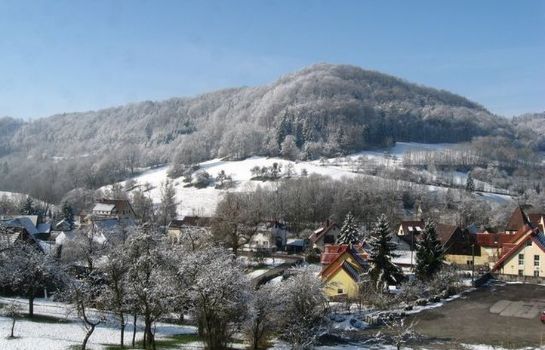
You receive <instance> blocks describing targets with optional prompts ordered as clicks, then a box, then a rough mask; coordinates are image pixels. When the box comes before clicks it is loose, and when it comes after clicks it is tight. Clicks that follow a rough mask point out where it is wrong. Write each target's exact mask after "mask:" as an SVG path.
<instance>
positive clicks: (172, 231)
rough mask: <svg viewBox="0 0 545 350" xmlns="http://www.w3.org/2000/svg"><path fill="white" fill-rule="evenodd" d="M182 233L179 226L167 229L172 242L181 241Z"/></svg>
mask: <svg viewBox="0 0 545 350" xmlns="http://www.w3.org/2000/svg"><path fill="white" fill-rule="evenodd" d="M181 235H182V230H180V229H179V228H169V229H168V231H167V236H168V239H169V241H170V242H172V243H179V242H180V237H181Z"/></svg>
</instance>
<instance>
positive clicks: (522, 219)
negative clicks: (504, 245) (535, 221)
mask: <svg viewBox="0 0 545 350" xmlns="http://www.w3.org/2000/svg"><path fill="white" fill-rule="evenodd" d="M529 223H530V220H529V219H528V216H527V215H526V213H525V212H524V210H522V207H520V206H518V207H517V208H516V209H515V211H513V214H511V218H510V219H509V222H508V223H507V226H506V227H505V231H518V230H519V229H520V228H521V227H523V226H524V225H527V224H529Z"/></svg>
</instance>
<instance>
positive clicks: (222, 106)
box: [0, 64, 513, 160]
mask: <svg viewBox="0 0 545 350" xmlns="http://www.w3.org/2000/svg"><path fill="white" fill-rule="evenodd" d="M0 126H1V127H0V156H1V155H7V154H10V153H17V152H25V154H27V155H31V156H38V157H41V158H44V157H46V158H47V157H52V156H64V157H70V156H78V155H81V154H90V155H92V154H100V153H103V152H105V151H111V150H114V149H118V148H126V147H134V146H145V147H146V149H147V150H148V152H150V153H151V154H150V156H153V157H157V156H159V157H161V158H165V156H164V155H165V154H173V153H175V150H177V149H179V148H180V147H182V148H183V144H184V143H185V144H187V145H191V148H196V147H198V148H199V152H198V154H196V155H195V156H196V158H198V159H199V160H203V159H210V158H211V157H216V156H230V157H232V158H244V157H247V156H249V155H253V154H261V155H276V154H279V153H280V154H281V153H282V151H283V153H284V154H285V156H287V157H294V156H295V155H296V156H298V157H303V158H316V157H318V156H321V155H335V154H343V153H347V152H351V151H354V150H360V149H363V148H369V147H375V146H384V145H387V144H390V143H392V142H393V141H417V142H460V141H467V140H470V139H471V138H472V137H474V136H482V135H505V136H510V135H513V128H512V126H511V125H510V123H509V122H508V121H507V120H505V119H503V118H499V117H496V116H494V115H492V114H491V113H490V112H488V111H487V110H486V109H485V108H484V107H482V106H480V105H479V104H477V103H474V102H471V101H469V100H467V99H465V98H463V97H461V96H458V95H455V94H452V93H450V92H447V91H443V90H436V89H433V88H428V87H424V86H420V85H416V84H412V83H409V82H407V81H404V80H401V79H398V78H395V77H392V76H389V75H386V74H382V73H378V72H374V71H368V70H363V69H361V68H358V67H354V66H348V65H332V64H318V65H314V66H311V67H309V68H306V69H303V70H301V71H298V72H296V73H293V74H289V75H287V76H285V77H282V78H280V79H279V80H278V81H276V82H275V83H273V84H271V85H267V86H262V87H247V88H237V89H227V90H222V91H217V92H212V93H208V94H204V95H201V96H198V97H194V98H172V99H169V100H166V101H161V102H152V101H146V102H141V103H135V104H129V105H126V106H121V107H114V108H108V109H103V110H99V111H90V112H85V113H66V114H62V115H55V116H52V117H49V118H43V119H39V120H35V121H32V122H27V123H23V122H19V121H16V120H13V119H9V118H4V119H1V120H0ZM290 135H291V136H290ZM286 138H287V139H288V140H287V141H286ZM283 142H286V144H285V145H284V146H285V147H284V148H289V149H288V150H283V147H282V143H283ZM293 144H295V146H296V148H297V149H295V150H294V149H293ZM164 160H168V159H164Z"/></svg>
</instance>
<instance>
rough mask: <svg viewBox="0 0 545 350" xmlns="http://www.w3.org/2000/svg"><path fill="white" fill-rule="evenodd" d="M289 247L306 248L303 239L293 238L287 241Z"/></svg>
mask: <svg viewBox="0 0 545 350" xmlns="http://www.w3.org/2000/svg"><path fill="white" fill-rule="evenodd" d="M286 245H287V246H294V247H304V246H305V240H304V239H301V238H291V239H288V240H287V241H286Z"/></svg>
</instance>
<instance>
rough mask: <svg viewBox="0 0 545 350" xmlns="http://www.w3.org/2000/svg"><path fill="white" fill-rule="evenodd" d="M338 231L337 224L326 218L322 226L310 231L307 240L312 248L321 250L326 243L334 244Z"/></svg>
mask: <svg viewBox="0 0 545 350" xmlns="http://www.w3.org/2000/svg"><path fill="white" fill-rule="evenodd" d="M340 231H341V230H340V227H339V225H337V224H336V223H334V222H333V221H330V220H329V219H328V220H326V222H324V223H323V224H322V226H320V227H319V228H318V229H316V230H315V231H314V232H312V234H311V235H310V237H309V240H310V242H311V243H312V246H313V247H314V248H318V249H320V250H323V249H324V246H325V245H326V244H335V242H336V241H337V236H338V235H339V233H340Z"/></svg>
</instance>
